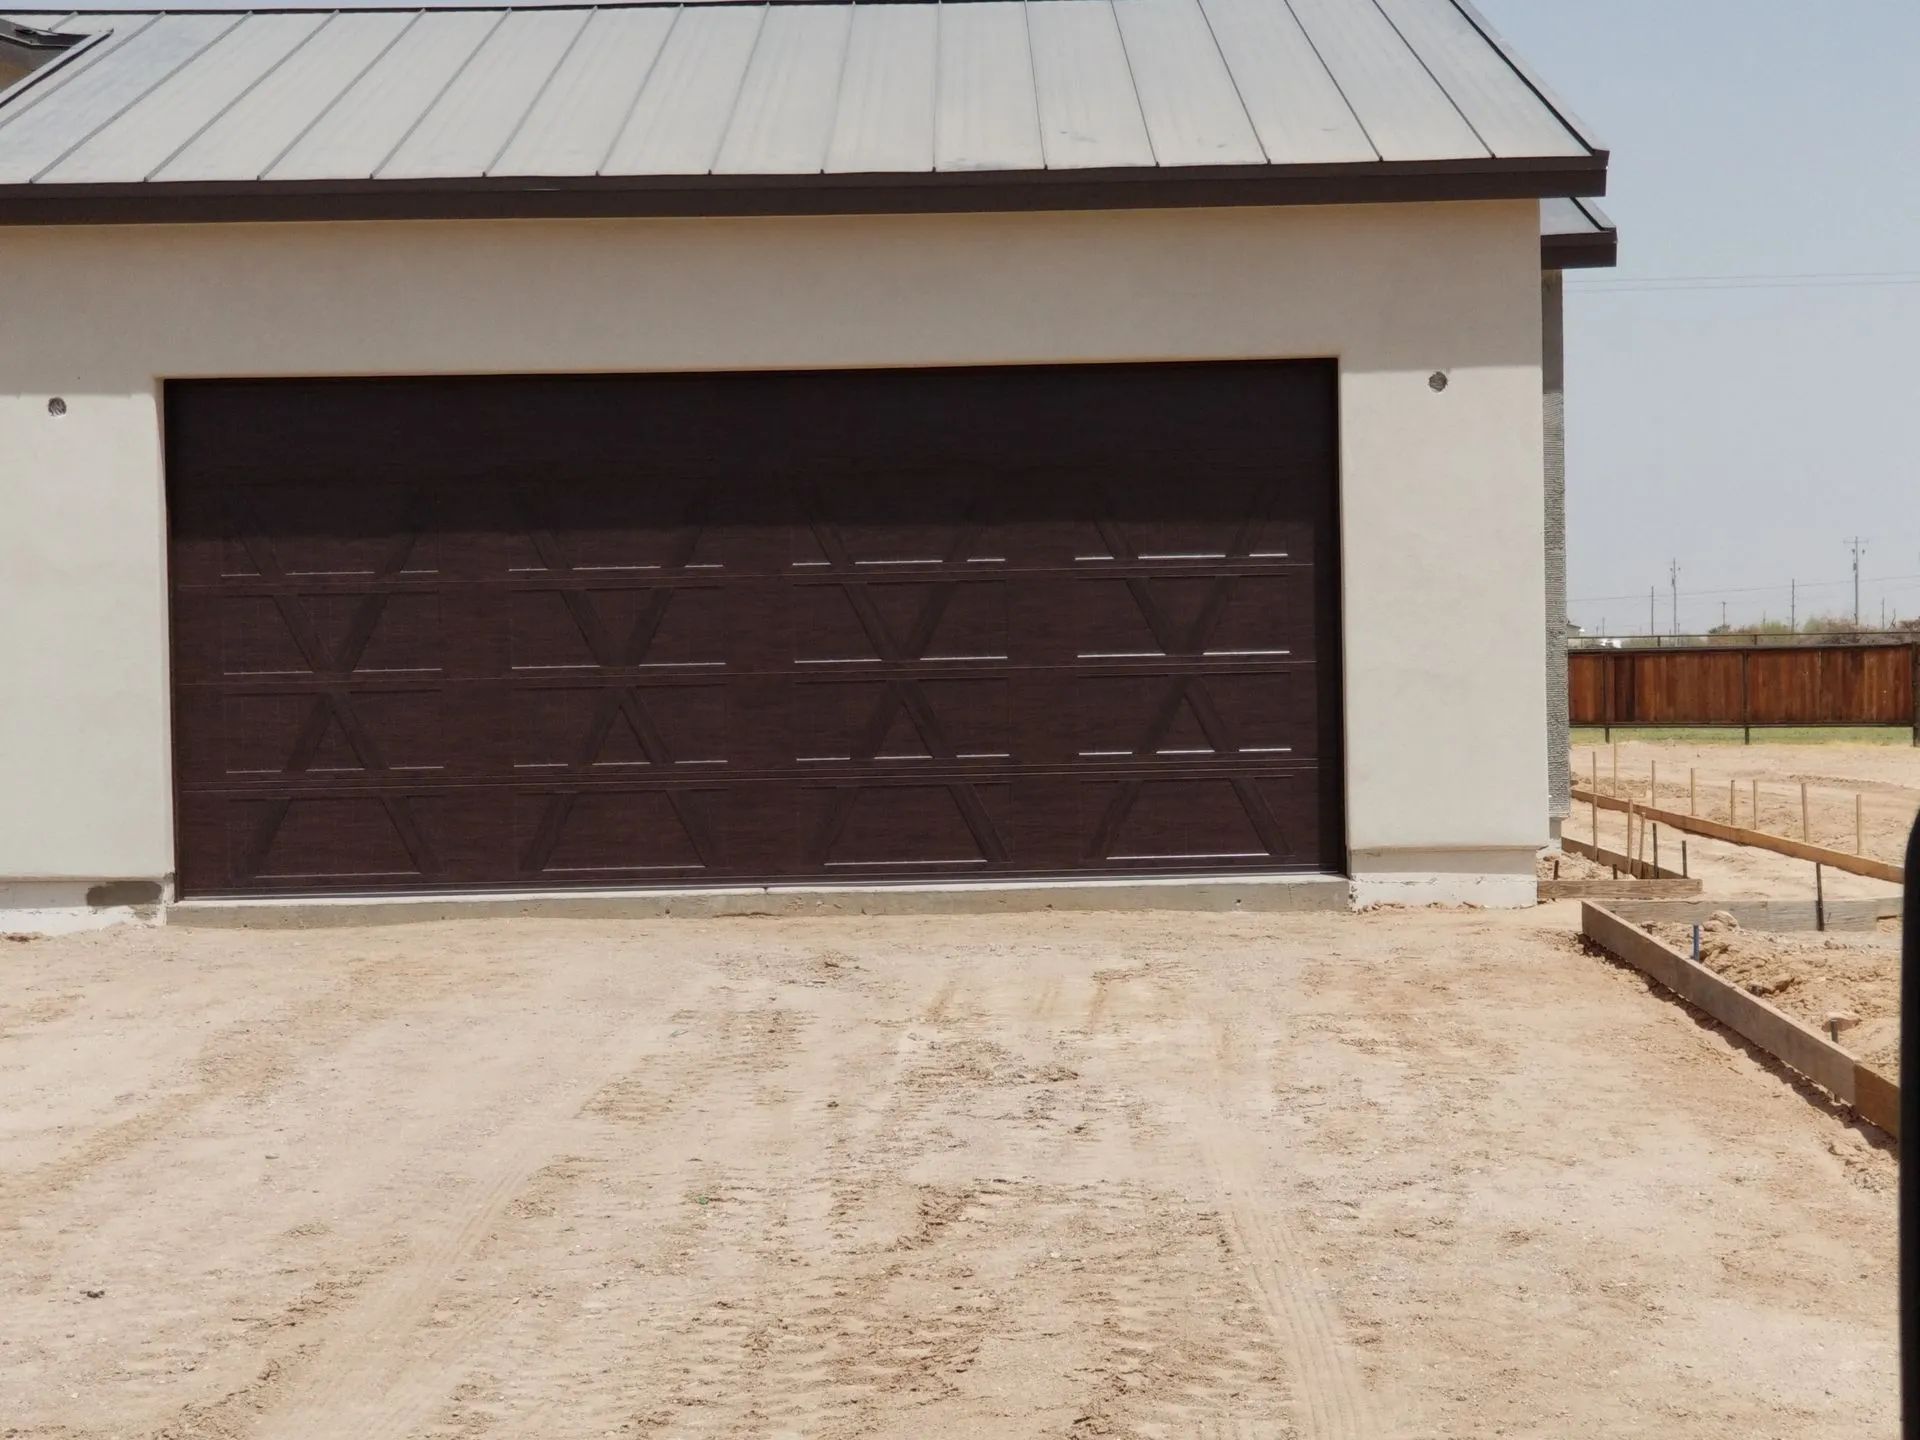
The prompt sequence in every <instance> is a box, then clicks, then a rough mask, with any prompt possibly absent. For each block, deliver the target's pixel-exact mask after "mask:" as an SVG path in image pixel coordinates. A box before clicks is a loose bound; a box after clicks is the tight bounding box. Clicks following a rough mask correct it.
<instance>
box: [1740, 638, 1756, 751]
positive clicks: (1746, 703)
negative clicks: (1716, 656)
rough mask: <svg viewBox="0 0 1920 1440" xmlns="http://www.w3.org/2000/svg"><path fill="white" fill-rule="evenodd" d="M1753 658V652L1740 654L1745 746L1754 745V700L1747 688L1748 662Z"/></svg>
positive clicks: (1741, 713)
mask: <svg viewBox="0 0 1920 1440" xmlns="http://www.w3.org/2000/svg"><path fill="white" fill-rule="evenodd" d="M1752 658H1753V652H1752V651H1751V650H1742V651H1741V652H1740V724H1741V727H1742V730H1743V732H1744V738H1743V739H1742V740H1741V742H1740V743H1741V744H1743V745H1751V744H1753V700H1752V698H1751V692H1750V691H1749V690H1748V688H1747V662H1748V661H1750V660H1751V659H1752Z"/></svg>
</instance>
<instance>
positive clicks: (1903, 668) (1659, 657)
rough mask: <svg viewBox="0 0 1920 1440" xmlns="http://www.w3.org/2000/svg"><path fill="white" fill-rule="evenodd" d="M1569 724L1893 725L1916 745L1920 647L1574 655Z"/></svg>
mask: <svg viewBox="0 0 1920 1440" xmlns="http://www.w3.org/2000/svg"><path fill="white" fill-rule="evenodd" d="M1567 688H1568V697H1567V698H1568V706H1569V710H1570V712H1571V719H1572V722H1573V724H1575V725H1581V726H1598V727H1601V728H1604V729H1607V730H1613V729H1616V728H1619V729H1626V728H1631V727H1633V726H1647V725H1670V726H1702V727H1705V726H1734V727H1738V728H1740V729H1743V730H1745V731H1746V732H1747V738H1748V739H1752V732H1753V731H1754V730H1755V729H1758V728H1761V727H1764V726H1769V725H1803V726H1816V725H1899V726H1905V727H1909V728H1911V729H1912V731H1913V737H1914V744H1916V745H1920V645H1910V644H1900V645H1714V646H1706V645H1702V646H1698V647H1693V648H1688V649H1683V650H1682V649H1672V650H1575V651H1573V652H1572V653H1570V654H1569V655H1568V656H1567Z"/></svg>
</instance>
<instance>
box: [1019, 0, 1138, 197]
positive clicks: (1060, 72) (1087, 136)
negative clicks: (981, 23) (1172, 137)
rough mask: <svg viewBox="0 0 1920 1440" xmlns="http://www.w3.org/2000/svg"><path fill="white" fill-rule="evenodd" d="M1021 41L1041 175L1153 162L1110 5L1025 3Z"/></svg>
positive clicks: (1089, 0)
mask: <svg viewBox="0 0 1920 1440" xmlns="http://www.w3.org/2000/svg"><path fill="white" fill-rule="evenodd" d="M1027 38H1028V43H1029V44H1030V45H1031V47H1032V52H1033V88H1034V94H1035V96H1036V97H1037V98H1038V100H1039V104H1040V143H1041V146H1042V147H1043V148H1044V149H1045V151H1046V156H1047V168H1048V169H1049V170H1068V169H1086V168H1092V167H1096V166H1097V167H1102V168H1104V167H1107V166H1114V165H1151V164H1153V163H1154V156H1153V142H1152V141H1151V140H1149V139H1148V138H1147V122H1146V117H1145V116H1143V115H1142V114H1141V113H1140V95H1139V92H1138V91H1136V90H1135V89H1134V86H1133V73H1132V71H1131V70H1130V69H1129V68H1128V66H1127V50H1126V46H1125V45H1123V44H1122V43H1121V41H1120V25H1119V22H1118V21H1117V20H1115V19H1114V16H1113V5H1112V3H1111V0H1027Z"/></svg>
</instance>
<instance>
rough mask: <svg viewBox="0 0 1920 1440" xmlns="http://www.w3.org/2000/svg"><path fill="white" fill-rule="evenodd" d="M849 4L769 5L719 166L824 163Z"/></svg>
mask: <svg viewBox="0 0 1920 1440" xmlns="http://www.w3.org/2000/svg"><path fill="white" fill-rule="evenodd" d="M853 9H854V7H853V6H851V5H775V6H771V7H769V8H768V10H767V18H766V21H765V22H764V23H763V24H762V25H761V27H760V38H759V40H758V42H757V43H756V44H755V45H754V49H753V60H752V62H751V63H750V64H749V65H748V66H747V73H746V75H745V76H744V77H743V78H742V79H741V82H740V97H739V99H738V100H737V101H736V102H735V104H734V107H733V120H732V122H731V123H730V124H729V125H728V126H727V134H726V138H725V139H724V140H723V141H722V142H721V146H720V154H719V157H718V158H717V159H716V160H715V161H714V165H713V169H714V172H715V173H716V174H723V175H807V174H816V173H818V172H819V171H821V170H824V169H825V168H826V163H827V148H828V146H829V145H831V144H832V142H833V116H834V110H835V108H836V105H837V102H838V99H839V94H840V84H841V72H842V71H843V70H844V69H845V68H846V63H847V28H848V24H849V22H850V21H851V19H852V18H853Z"/></svg>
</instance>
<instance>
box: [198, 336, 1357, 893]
mask: <svg viewBox="0 0 1920 1440" xmlns="http://www.w3.org/2000/svg"><path fill="white" fill-rule="evenodd" d="M169 423H170V442H169V443H170V465H169V475H170V482H169V483H170V503H171V508H172V525H173V542H172V565H173V583H174V670H175V697H176V699H175V708H176V769H177V785H178V803H179V848H180V855H179V867H180V881H181V888H182V890H183V891H184V892H185V893H200V894H209V893H276V892H281V893H284V892H298V891H312V890H328V889H336V890H338V889H346V890H371V889H383V888H386V889H391V888H400V889H431V888H486V887H516V886H530V887H546V886H557V885H617V884H636V883H639V884H712V883H721V882H743V881H774V880H807V881H823V880H829V881H830V880H851V879H900V878H913V879H919V878H951V877H980V878H984V877H991V876H1004V877H1015V876H1046V875H1103V874H1104V875H1111V874H1131V873H1139V872H1142V871H1145V872H1156V871H1157V872H1191V871H1196V870H1199V871H1236V870H1320V869H1338V868H1340V866H1341V860H1342V856H1341V851H1340V844H1341V841H1340V819H1339V792H1340V776H1339V759H1338V751H1337V742H1338V732H1339V716H1338V694H1337V688H1336V685H1335V679H1334V677H1335V675H1336V673H1337V665H1336V664H1333V663H1326V664H1322V663H1320V661H1321V660H1322V658H1323V657H1326V658H1327V659H1328V660H1329V661H1330V660H1331V657H1333V656H1334V654H1335V653H1336V650H1335V646H1336V645H1337V638H1338V629H1337V617H1336V614H1335V603H1334V599H1333V597H1334V594H1335V593H1336V592H1335V574H1334V571H1335V564H1336V561H1335V553H1334V552H1335V544H1336V537H1335V534H1334V528H1335V527H1334V520H1333V514H1334V492H1335V482H1334V473H1335V459H1334V437H1333V402H1332V376H1331V367H1329V366H1323V365H1317V364H1247V365H1218V366H1126V367H1074V368H1060V369H1052V368H1049V369H1035V370H994V371H940V372H858V373H837V374H836V373H828V374H805V375H740V376H664V377H621V378H591V379H589V378H548V379H485V380H481V379H465V380H433V381H425V380H422V381H310V382H308V381H288V382H231V383H228V382H191V383H184V384H176V385H173V386H171V387H170V389H169Z"/></svg>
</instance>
